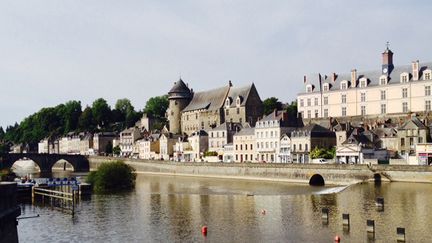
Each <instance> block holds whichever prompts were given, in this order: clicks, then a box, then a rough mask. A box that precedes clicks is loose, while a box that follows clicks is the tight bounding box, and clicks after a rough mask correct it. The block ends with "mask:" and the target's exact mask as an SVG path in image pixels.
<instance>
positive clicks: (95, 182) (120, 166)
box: [87, 161, 136, 193]
mask: <svg viewBox="0 0 432 243" xmlns="http://www.w3.org/2000/svg"><path fill="white" fill-rule="evenodd" d="M134 171H135V169H134V168H132V167H131V166H130V165H127V164H125V163H124V162H122V161H115V162H107V163H102V164H101V166H99V167H98V170H97V171H92V172H90V174H89V175H88V177H87V182H89V183H90V184H91V185H92V186H93V189H94V191H95V192H96V193H110V192H117V191H124V190H130V189H132V188H133V187H134V185H135V179H136V175H135V174H134Z"/></svg>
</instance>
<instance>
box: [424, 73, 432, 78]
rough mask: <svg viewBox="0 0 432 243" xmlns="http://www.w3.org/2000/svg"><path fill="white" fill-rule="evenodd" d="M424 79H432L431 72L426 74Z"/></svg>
mask: <svg viewBox="0 0 432 243" xmlns="http://www.w3.org/2000/svg"><path fill="white" fill-rule="evenodd" d="M424 79H425V80H429V79H431V72H430V71H427V72H425V75H424Z"/></svg>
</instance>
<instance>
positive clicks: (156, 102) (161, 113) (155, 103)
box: [144, 95, 169, 119]
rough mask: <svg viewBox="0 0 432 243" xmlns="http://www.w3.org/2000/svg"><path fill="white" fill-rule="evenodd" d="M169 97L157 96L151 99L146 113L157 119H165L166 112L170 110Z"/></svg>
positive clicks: (145, 110)
mask: <svg viewBox="0 0 432 243" xmlns="http://www.w3.org/2000/svg"><path fill="white" fill-rule="evenodd" d="M168 105H169V103H168V96H167V95H164V96H156V97H152V98H150V99H149V100H148V101H147V103H146V105H145V107H144V113H147V115H149V116H151V117H154V118H156V119H165V112H166V110H167V109H168Z"/></svg>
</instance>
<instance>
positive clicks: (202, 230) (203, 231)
mask: <svg viewBox="0 0 432 243" xmlns="http://www.w3.org/2000/svg"><path fill="white" fill-rule="evenodd" d="M201 233H202V235H204V236H207V226H205V225H204V226H203V227H202V228H201Z"/></svg>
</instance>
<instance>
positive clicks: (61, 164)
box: [52, 159, 75, 171]
mask: <svg viewBox="0 0 432 243" xmlns="http://www.w3.org/2000/svg"><path fill="white" fill-rule="evenodd" d="M52 170H57V171H58V170H61V171H75V166H74V165H73V164H72V163H71V162H69V161H68V160H67V159H59V160H57V161H56V162H54V164H53V165H52Z"/></svg>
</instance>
